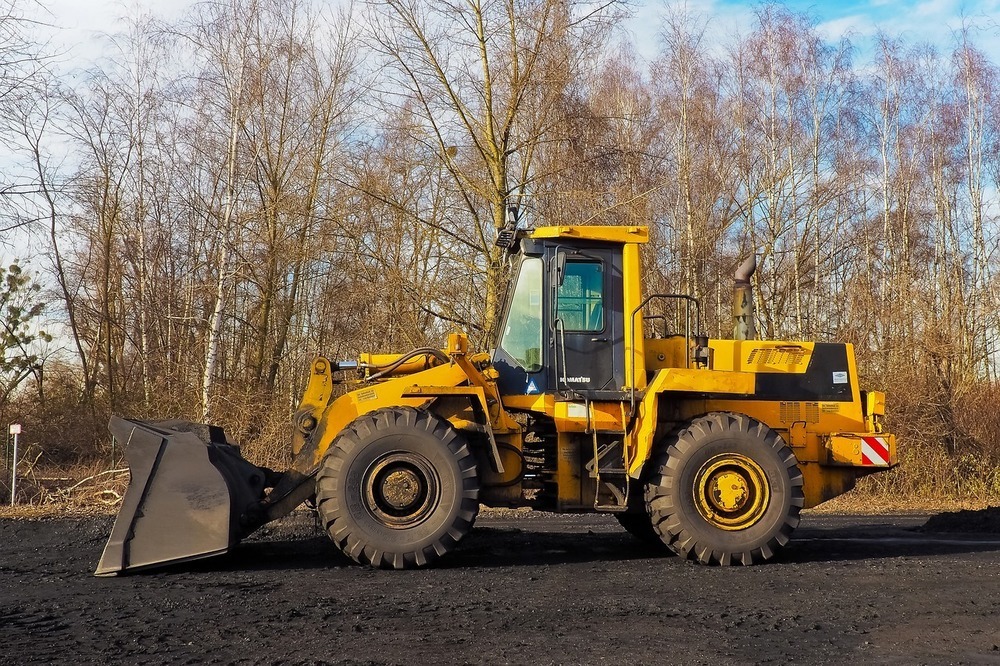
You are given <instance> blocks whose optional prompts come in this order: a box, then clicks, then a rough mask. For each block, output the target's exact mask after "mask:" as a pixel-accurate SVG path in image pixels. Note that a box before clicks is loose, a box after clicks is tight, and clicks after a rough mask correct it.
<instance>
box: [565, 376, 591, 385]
mask: <svg viewBox="0 0 1000 666" xmlns="http://www.w3.org/2000/svg"><path fill="white" fill-rule="evenodd" d="M566 383H567V384H589V383H590V377H567V378H566Z"/></svg>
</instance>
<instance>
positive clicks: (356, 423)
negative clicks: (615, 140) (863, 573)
mask: <svg viewBox="0 0 1000 666" xmlns="http://www.w3.org/2000/svg"><path fill="white" fill-rule="evenodd" d="M646 241H647V231H646V229H645V228H644V227H573V226H566V227H545V228H538V229H534V230H531V231H524V230H521V231H514V230H512V229H508V230H505V231H504V232H503V233H501V234H500V237H499V239H498V244H500V245H502V246H504V247H506V248H507V250H508V252H509V256H510V258H511V260H512V262H513V264H512V269H513V272H512V275H513V278H512V280H511V284H510V286H509V289H508V294H507V298H506V301H505V304H504V310H503V314H502V321H501V326H500V328H499V335H498V339H497V340H496V348H495V350H494V351H493V352H492V353H491V354H486V353H476V352H473V351H472V350H470V349H469V346H468V340H467V338H466V336H464V335H462V334H458V333H455V334H452V335H450V336H449V337H448V340H447V343H446V344H445V346H444V347H443V348H442V349H436V348H422V349H416V350H414V351H412V352H409V353H407V354H402V355H363V356H361V357H360V358H359V359H356V360H354V361H351V362H333V361H331V360H328V359H326V358H317V359H316V360H315V361H313V363H312V368H311V374H310V378H309V383H308V386H307V388H306V390H305V393H304V395H303V397H302V401H301V404H300V406H299V408H298V410H297V412H296V413H295V415H294V418H293V422H292V425H291V455H292V462H291V465H290V467H289V469H288V470H286V471H284V472H280V473H279V472H274V471H272V470H268V469H263V468H260V467H257V466H255V465H252V464H250V463H249V462H247V461H246V460H244V459H243V458H242V457H241V455H240V452H239V448H238V447H237V446H235V445H234V444H232V443H231V442H229V441H228V440H227V439H226V436H225V434H224V433H223V432H222V431H221V429H219V428H216V427H213V426H208V425H201V424H193V423H189V422H181V421H161V422H142V421H130V420H126V419H120V418H114V419H112V422H111V425H110V428H111V431H112V433H113V435H114V436H115V438H116V439H117V440H119V441H120V442H121V443H122V444H124V445H126V459H127V461H128V464H129V467H130V470H131V482H130V485H129V488H128V491H127V493H126V495H125V498H124V500H123V503H122V507H121V510H120V512H119V515H118V518H117V520H116V522H115V526H114V528H113V530H112V533H111V536H110V538H109V540H108V544H107V546H106V547H105V550H104V554H103V556H102V558H101V560H100V563H99V565H98V567H97V571H96V573H97V574H98V575H107V574H116V573H121V572H127V571H134V570H141V569H149V568H152V567H157V566H161V565H165V564H169V563H174V562H182V561H187V560H192V559H196V558H202V557H208V556H211V555H215V554H219V553H224V552H226V551H228V550H229V549H230V548H232V547H233V546H234V545H235V544H236V543H238V542H239V540H240V539H242V538H243V537H246V536H247V535H248V534H250V533H251V532H253V531H254V530H255V529H257V528H259V527H260V526H262V525H264V524H266V523H268V522H269V521H272V520H275V519H277V518H280V517H281V516H284V515H286V514H288V513H289V512H291V511H293V510H294V509H295V508H296V507H298V506H299V505H300V504H302V503H303V502H306V501H312V502H314V503H315V508H316V511H317V512H318V515H319V517H320V519H321V521H322V524H323V525H324V526H325V527H326V530H327V532H328V533H329V535H330V538H331V539H332V540H333V541H334V543H336V545H337V547H338V548H340V549H341V550H342V551H343V552H344V554H346V555H347V556H348V557H350V558H352V559H354V560H356V561H357V562H360V563H364V564H368V565H372V566H376V567H383V568H394V569H406V568H411V567H421V566H425V565H427V564H430V563H432V562H434V561H436V560H438V559H439V558H441V557H443V556H445V555H446V554H447V553H448V552H449V551H451V550H453V549H454V548H455V547H457V545H458V543H459V542H460V541H461V539H462V537H463V536H465V535H466V534H467V533H468V532H469V530H471V529H472V526H473V523H474V522H475V519H476V515H477V513H478V510H479V507H480V505H483V504H485V505H488V506H512V507H513V506H529V507H534V508H538V509H543V510H546V511H560V512H584V511H598V512H606V513H611V514H614V515H615V516H616V517H617V518H618V520H619V521H620V522H621V524H622V525H623V527H624V528H625V529H627V530H629V531H630V532H632V533H633V534H635V535H636V536H637V537H639V538H641V539H647V540H655V541H658V542H662V543H663V544H666V546H668V547H669V548H671V549H672V550H673V551H675V552H676V553H677V554H678V555H680V556H681V557H685V558H689V559H692V560H695V561H697V562H700V563H703V564H720V565H728V564H734V563H738V564H753V563H757V562H764V561H766V560H768V559H770V558H772V557H773V556H774V555H775V553H776V552H778V551H779V549H781V548H782V547H783V546H784V545H785V544H786V543H788V540H789V537H790V535H791V533H792V531H793V530H794V529H795V527H796V525H797V524H798V522H799V512H800V510H801V509H803V508H808V507H812V506H815V505H817V504H819V503H821V502H823V501H825V500H827V499H830V498H832V497H835V496H836V495H839V494H841V493H843V492H846V491H847V490H850V489H851V488H852V487H853V486H854V483H855V480H856V479H857V478H858V477H860V476H863V475H865V474H870V473H872V472H877V471H880V470H885V469H888V468H890V467H892V466H893V465H895V464H896V442H895V438H894V436H893V435H892V434H889V433H888V432H885V431H884V430H883V418H884V413H885V398H884V395H883V394H882V393H880V392H877V391H862V390H861V389H860V388H859V386H858V371H857V367H856V366H855V357H854V350H853V348H852V347H851V345H849V344H832V343H819V342H785V341H762V340H756V339H754V338H755V337H756V335H755V333H754V330H753V321H754V317H753V309H752V302H753V300H752V297H751V293H750V275H751V274H752V272H753V269H754V266H753V261H752V260H750V261H748V262H747V263H746V264H744V265H743V266H741V267H740V269H739V271H738V272H737V275H736V285H735V289H734V293H735V306H734V319H735V324H736V326H735V328H736V330H735V333H734V336H733V337H734V339H732V340H713V339H709V338H708V337H706V336H704V335H702V334H701V326H700V311H699V308H698V303H697V301H695V300H694V299H693V298H691V297H689V296H687V295H684V294H648V295H643V294H642V292H641V289H640V282H641V280H640V276H641V271H640V266H639V259H640V252H639V250H640V246H641V245H642V244H643V243H645V242H646ZM654 303H656V306H655V307H654V305H653V304H654ZM662 306H671V307H670V308H667V307H662ZM654 309H655V310H657V311H658V312H667V311H670V312H673V313H675V315H676V316H674V317H665V316H663V315H662V314H657V315H655V316H654V315H648V316H647V314H646V313H647V311H648V312H652V311H653V310H654ZM672 329H677V330H672Z"/></svg>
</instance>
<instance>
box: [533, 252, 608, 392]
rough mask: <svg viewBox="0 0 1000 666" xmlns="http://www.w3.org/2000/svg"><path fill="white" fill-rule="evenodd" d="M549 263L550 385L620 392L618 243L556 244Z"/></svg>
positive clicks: (579, 390) (587, 390)
mask: <svg viewBox="0 0 1000 666" xmlns="http://www.w3.org/2000/svg"><path fill="white" fill-rule="evenodd" d="M550 263H551V266H552V298H551V307H552V310H551V312H552V314H551V318H550V321H551V325H550V349H551V353H552V358H553V363H552V370H553V377H552V382H551V384H552V385H553V386H555V387H557V389H559V390H571V391H577V392H592V391H621V390H622V388H623V387H624V385H625V340H624V322H625V318H624V313H623V312H622V308H623V305H622V301H623V283H622V252H621V248H614V247H588V248H573V249H569V248H566V247H559V246H556V247H554V248H553V251H552V253H551V255H550Z"/></svg>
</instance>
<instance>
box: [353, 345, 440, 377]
mask: <svg viewBox="0 0 1000 666" xmlns="http://www.w3.org/2000/svg"><path fill="white" fill-rule="evenodd" d="M421 355H424V356H428V355H429V356H433V357H434V358H436V359H437V360H439V361H441V362H442V363H447V362H448V360H449V359H448V356H447V355H446V354H445V353H444V352H443V351H441V350H440V349H435V348H433V347H418V348H417V349H414V350H413V351H411V352H408V353H406V354H403V355H402V356H400V357H399V358H398V359H396V360H395V361H393V362H392V363H390V364H389V365H387V366H384V367H382V368H381V369H379V371H378V372H376V373H375V374H373V375H371V376H370V377H368V381H371V380H373V379H380V378H382V377H385V376H386V375H388V374H390V373H391V372H392V371H393V370H395V369H396V368H398V367H399V366H401V365H403V364H404V363H406V362H407V361H409V360H410V359H411V358H413V357H414V356H421Z"/></svg>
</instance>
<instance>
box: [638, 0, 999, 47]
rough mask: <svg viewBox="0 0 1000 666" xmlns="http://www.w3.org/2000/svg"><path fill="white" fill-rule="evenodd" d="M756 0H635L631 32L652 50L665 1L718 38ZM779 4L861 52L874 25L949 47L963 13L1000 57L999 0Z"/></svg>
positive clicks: (748, 18) (800, 0)
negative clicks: (704, 19) (702, 19)
mask: <svg viewBox="0 0 1000 666" xmlns="http://www.w3.org/2000/svg"><path fill="white" fill-rule="evenodd" d="M758 4H759V3H753V2H736V1H735V0H686V2H684V1H679V2H666V1H662V0H661V1H659V2H657V1H655V0H654V1H649V2H640V3H637V8H638V9H637V17H636V19H635V20H633V21H632V24H631V25H632V33H633V34H634V35H635V38H636V42H637V46H638V48H639V50H640V53H642V55H644V56H647V57H649V56H650V55H652V54H653V53H655V50H656V46H655V45H656V41H657V38H656V25H657V24H658V20H657V17H658V16H659V15H661V14H662V13H664V12H665V11H667V9H668V8H669V7H683V6H686V7H687V9H688V10H689V11H691V12H695V13H699V14H702V15H707V16H710V17H712V22H711V31H712V32H715V33H719V35H720V39H719V40H718V41H725V39H726V37H727V36H729V35H732V34H733V33H736V32H739V33H744V34H745V33H747V32H749V31H750V30H751V28H752V26H753V17H754V9H755V7H757V6H758ZM782 4H784V5H785V6H786V7H788V8H789V9H791V10H793V11H796V12H800V13H805V14H808V15H809V16H811V17H813V18H814V20H815V21H816V23H817V28H818V30H819V31H820V34H822V35H824V36H825V37H827V38H828V39H831V40H836V39H839V38H840V37H843V36H848V37H849V38H850V39H851V41H852V43H854V44H855V46H857V47H858V48H859V49H860V50H861V52H862V56H863V54H864V50H865V48H866V46H868V44H870V41H871V39H872V37H874V36H875V35H876V34H877V32H878V31H879V30H880V29H881V30H882V31H883V32H885V33H887V34H889V35H891V36H893V37H901V38H903V39H904V40H905V41H906V42H908V43H918V42H929V43H931V44H934V45H936V46H937V47H939V48H940V49H942V50H949V49H950V47H951V44H952V40H953V38H954V34H955V32H956V31H958V30H960V29H961V27H962V22H963V18H964V19H966V20H968V21H969V22H970V24H973V25H975V26H976V27H977V30H976V32H975V33H974V35H973V37H974V40H975V41H976V43H977V44H978V45H979V46H980V48H982V49H983V50H984V51H987V52H988V53H990V54H991V55H992V56H993V59H994V62H997V61H1000V0H875V1H873V2H860V1H857V0H843V1H839V2H838V1H836V0H788V1H786V2H784V3H782ZM994 44H996V46H994Z"/></svg>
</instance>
